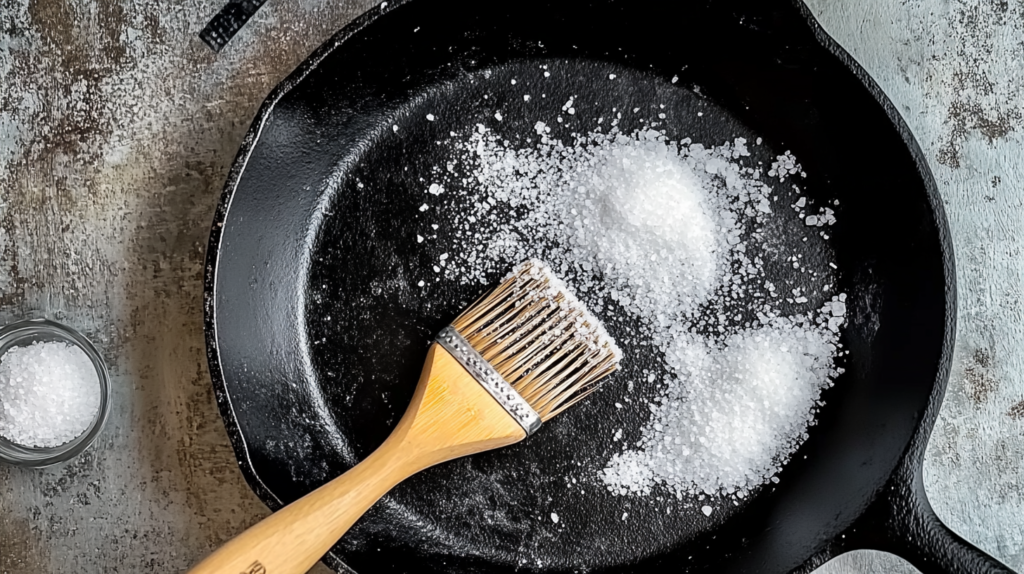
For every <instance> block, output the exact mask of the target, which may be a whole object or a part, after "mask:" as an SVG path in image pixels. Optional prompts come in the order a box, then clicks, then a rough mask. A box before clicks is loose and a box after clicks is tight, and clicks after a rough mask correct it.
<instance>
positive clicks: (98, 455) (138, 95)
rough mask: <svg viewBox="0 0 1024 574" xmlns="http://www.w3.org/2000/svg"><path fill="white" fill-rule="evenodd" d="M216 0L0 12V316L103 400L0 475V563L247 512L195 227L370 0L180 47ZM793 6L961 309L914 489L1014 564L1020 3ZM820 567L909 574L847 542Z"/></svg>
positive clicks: (173, 539) (73, 551) (203, 232)
mask: <svg viewBox="0 0 1024 574" xmlns="http://www.w3.org/2000/svg"><path fill="white" fill-rule="evenodd" d="M221 2H222V0H186V1H184V2H158V1H157V0H123V1H117V0H76V1H74V2H72V1H70V0H30V1H29V0H0V322H7V321H9V320H14V319H18V318H22V317H25V316H32V315H39V314H46V315H49V316H51V317H54V318H57V319H58V320H64V321H66V322H68V323H70V324H72V325H74V326H76V327H78V328H80V329H81V330H83V331H84V332H85V333H86V334H87V335H88V336H90V337H91V338H93V339H94V340H95V341H96V342H97V343H98V345H99V346H100V347H101V348H102V350H103V352H104V355H105V356H106V359H107V361H108V363H109V365H110V367H111V369H112V373H113V383H114V389H115V391H114V397H113V401H114V408H113V412H112V416H111V419H110V424H109V426H108V428H107V430H106V432H105V433H104V435H103V436H102V438H101V441H100V444H98V445H97V448H94V449H92V450H91V451H89V453H87V454H86V455H84V456H82V457H81V458H80V459H78V460H77V461H75V462H73V463H71V464H67V465H65V466H61V467H58V468H54V469H48V470H34V471H29V470H19V469H12V468H6V467H2V468H0V574H22V573H25V574H27V573H37V572H55V573H56V572H69V571H77V572H138V571H142V570H146V569H160V570H162V571H181V570H183V569H185V568H186V567H187V566H188V565H189V564H191V563H192V562H194V561H195V560H196V559H197V558H198V557H200V556H201V555H202V554H204V553H206V552H207V551H209V550H210V549H211V548H213V547H214V546H215V545H217V544H218V543H219V542H221V541H223V540H225V539H226V538H227V537H229V536H230V535H231V534H232V533H235V532H237V531H239V530H240V529H242V528H243V527H245V526H247V525H248V524H250V523H252V522H254V521H256V520H258V519H259V518H260V517H262V516H263V515H264V514H265V513H266V510H265V509H264V508H263V506H262V505H261V504H260V503H259V501H258V500H257V499H256V498H255V497H254V496H253V495H252V494H251V493H250V491H249V490H248V488H247V487H246V486H245V484H244V482H243V480H242V478H241V475H240V473H239V472H238V471H237V469H236V465H235V462H234V459H233V457H232V454H231V450H230V447H229V445H228V442H227V438H226V435H225V433H224V430H223V427H222V425H221V421H220V418H219V416H218V414H217V411H216V408H215V405H214V402H213V397H212V393H211V391H210V384H209V381H208V374H207V371H206V364H205V358H204V351H203V336H202V322H201V315H202V313H201V291H202V283H201V278H202V261H203V251H204V248H205V244H206V239H207V234H208V226H209V223H210V220H211V217H212V213H213V208H214V206H215V204H216V201H217V198H218V195H219V193H220V189H221V186H222V183H223V180H224V177H225V175H226V172H227V168H228V166H229V164H230V162H231V160H232V159H233V156H234V154H235V151H236V150H237V148H238V144H239V142H240V140H241V137H242V135H243V134H244V132H245V130H246V128H247V127H248V124H249V121H250V119H251V118H252V116H253V114H254V113H255V111H256V108H257V107H258V106H259V104H260V102H262V100H263V98H264V96H265V95H266V94H267V92H268V91H269V90H270V89H271V88H272V87H273V86H274V85H276V84H277V83H278V82H279V81H280V80H281V79H282V78H283V77H284V76H285V75H286V74H287V73H288V72H290V71H291V70H292V69H293V68H294V67H295V66H296V65H297V64H298V63H299V62H300V61H302V59H303V58H304V57H305V56H306V55H307V54H308V53H309V52H310V51H311V50H312V49H314V48H315V47H316V46H317V45H319V44H320V43H321V42H322V41H323V40H325V39H326V38H327V37H328V36H329V35H330V34H331V33H332V32H333V31H335V30H336V29H338V28H340V27H341V26H343V25H344V24H346V23H347V22H348V21H350V20H351V19H352V18H353V17H355V16H356V15H357V14H359V13H360V12H361V11H363V10H365V9H367V8H369V7H370V2H369V1H367V0H344V1H337V2H330V1H328V0H295V1H291V2H285V1H273V2H270V3H268V5H267V6H265V7H264V9H263V10H262V11H261V12H260V13H259V15H258V16H257V17H256V18H255V19H254V20H253V21H252V22H251V23H250V24H249V25H248V26H247V28H246V29H245V31H244V32H243V33H242V35H241V36H240V37H239V38H236V39H235V41H233V42H232V43H231V45H230V46H229V47H228V48H227V49H226V50H225V51H224V52H222V53H221V54H220V55H214V54H213V53H211V52H210V51H209V50H208V49H206V47H205V46H204V45H202V44H201V43H200V42H199V40H198V39H197V37H196V34H197V33H198V31H199V30H200V29H201V28H202V25H203V24H204V22H205V20H206V19H207V18H208V17H209V16H210V15H212V14H213V13H214V12H215V11H216V9H218V8H219V7H220V6H219V5H220V4H221ZM809 5H810V6H811V8H812V10H813V11H814V13H815V14H816V15H817V16H818V17H819V18H820V20H821V22H822V23H823V25H824V26H825V27H826V29H827V30H829V32H830V33H832V34H833V35H834V36H835V37H836V39H837V40H839V42H840V43H841V44H843V45H844V46H846V47H847V49H848V50H849V51H850V52H851V53H852V54H853V55H854V57H856V58H857V59H858V60H859V61H860V62H861V63H862V64H863V65H864V66H865V67H866V68H867V69H868V71H869V72H871V73H872V74H873V75H874V77H875V78H876V79H877V80H878V82H879V84H880V85H881V86H882V88H883V89H884V90H885V91H886V92H887V93H888V94H889V95H890V97H891V98H892V99H893V101H894V102H895V103H896V105H897V107H898V108H899V109H900V110H901V111H902V113H903V114H904V116H905V117H906V119H907V121H908V122H909V124H910V126H911V128H912V129H913V131H914V133H915V134H916V136H917V138H918V139H919V141H920V143H921V145H922V147H923V149H924V150H925V152H926V153H927V155H928V157H929V158H930V159H931V162H932V168H933V170H934V172H935V175H936V177H937V179H938V181H939V184H940V187H941V189H942V193H943V196H944V199H945V201H946V207H947V209H948V213H949V217H950V219H951V224H952V228H953V235H954V239H955V241H956V248H957V257H958V263H959V281H960V293H961V301H960V309H961V317H960V325H959V333H958V347H957V356H956V365H955V368H954V373H953V377H952V380H951V384H950V390H949V395H948V397H947V400H946V404H945V406H944V408H943V411H942V413H941V416H940V420H939V424H938V427H937V429H936V433H935V436H934V438H933V440H932V443H931V445H930V447H929V452H928V459H927V463H926V468H925V473H926V483H927V489H928V492H929V494H930V496H931V498H932V501H933V504H934V506H935V507H936V510H937V511H938V513H939V514H940V515H941V517H942V518H943V519H944V520H945V521H947V523H948V524H950V525H951V526H952V527H953V528H954V529H955V530H957V531H958V532H960V533H961V534H963V535H964V536H965V537H967V538H968V539H970V540H972V541H973V542H975V543H977V544H978V545H979V546H981V547H982V548H984V549H985V550H987V551H989V552H991V553H992V554H994V555H996V556H997V557H999V558H1001V559H1002V560H1004V561H1005V562H1007V563H1008V564H1009V565H1011V566H1012V567H1014V568H1016V569H1018V570H1024V494H1022V492H1024V491H1022V484H1024V345H1022V344H1021V343H1022V342H1024V332H1022V331H1024V306H1022V305H1024V303H1022V291H1024V282H1022V279H1024V257H1022V253H1021V250H1022V246H1024V243H1022V241H1024V223H1022V222H1024V181H1022V180H1024V163H1022V158H1024V135H1022V131H1024V130H1022V128H1024V119H1022V116H1021V114H1022V112H1021V110H1022V109H1024V99H1022V98H1024V96H1022V94H1024V65H1022V64H1021V62H1022V61H1024V42H1022V40H1021V39H1022V38H1024V2H1022V1H1021V0H999V1H990V0H970V1H968V0H962V1H957V0H900V1H897V0H857V1H853V0H846V1H838V0H810V1H809ZM865 153H870V151H869V150H866V151H865ZM882 208H884V206H880V209H882ZM318 568H319V570H317V571H318V572H326V569H325V568H323V567H318ZM819 572H825V573H830V574H836V573H844V572H845V573H861V572H863V573H867V572H887V573H888V572H901V573H902V572H914V569H913V568H910V567H909V566H907V565H906V564H905V563H903V562H902V561H900V560H898V559H895V558H893V557H891V556H887V555H883V554H880V553H875V552H856V553H851V554H848V555H845V556H842V557H840V558H838V559H836V560H834V561H833V562H831V563H829V564H827V565H825V566H824V567H822V568H821V569H820V571H819Z"/></svg>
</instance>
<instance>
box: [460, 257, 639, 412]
mask: <svg viewBox="0 0 1024 574" xmlns="http://www.w3.org/2000/svg"><path fill="white" fill-rule="evenodd" d="M452 326H453V327H455V330H457V331H458V332H459V334H460V335H462V336H463V337H464V338H465V339H466V340H467V341H468V342H469V344H470V345H472V346H473V348H474V349H476V351H477V352H478V353H480V355H481V356H483V358H484V359H485V360H486V361H487V362H488V363H490V364H491V366H492V367H494V369H495V370H497V371H498V373H499V374H501V376H502V377H503V378H504V379H505V380H506V381H507V382H508V383H509V384H511V385H512V386H513V387H514V388H515V390H516V391H517V392H518V393H519V394H520V395H522V397H523V398H524V399H526V401H527V402H529V403H530V405H531V406H532V407H533V409H534V410H535V411H537V414H539V415H540V417H541V420H544V421H547V420H548V419H550V418H552V417H554V416H555V415H557V414H558V413H560V412H562V411H564V410H565V409H567V408H569V407H571V406H572V405H574V404H575V403H577V402H579V401H580V400H581V399H583V398H584V397H586V396H587V395H589V394H590V393H592V392H594V391H595V390H597V383H598V381H600V380H601V379H603V378H604V377H606V376H608V375H609V374H611V373H612V372H613V371H615V369H617V368H618V365H619V358H620V357H621V356H622V353H621V352H620V351H619V348H618V347H617V346H616V345H615V341H614V340H613V339H612V338H611V336H609V335H608V333H607V331H605V329H604V327H603V326H602V325H601V323H600V321H598V320H597V318H596V317H594V316H593V315H591V314H590V312H589V311H587V309H586V307H585V306H584V305H583V303H581V302H580V301H579V300H578V299H576V297H575V296H573V295H572V293H570V292H569V291H568V289H567V288H566V286H565V284H564V283H562V281H561V280H559V279H558V278H557V277H555V275H554V273H552V271H551V269H550V268H549V267H548V266H547V265H545V264H544V263H542V262H540V261H537V260H534V259H531V260H529V261H526V262H524V263H522V264H520V265H519V266H517V267H516V268H515V269H514V270H513V271H512V273H511V274H510V275H509V276H508V277H506V278H505V280H504V281H502V282H501V284H500V285H498V286H497V287H496V288H495V289H494V291H491V292H490V293H488V294H487V295H484V296H483V297H482V298H480V300H478V301H477V302H476V303H474V304H473V305H471V306H470V307H469V308H468V309H466V311H464V312H463V313H462V314H461V315H459V317H458V318H457V319H455V321H454V322H452Z"/></svg>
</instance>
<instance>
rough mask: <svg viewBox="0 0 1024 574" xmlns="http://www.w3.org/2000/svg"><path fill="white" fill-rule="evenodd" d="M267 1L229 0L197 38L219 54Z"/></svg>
mask: <svg viewBox="0 0 1024 574" xmlns="http://www.w3.org/2000/svg"><path fill="white" fill-rule="evenodd" d="M266 1H267V0H231V2H229V3H228V4H227V5H226V6H224V7H223V8H221V11H220V12H218V13H217V15H216V16H214V17H213V19H212V20H210V23H209V24H207V25H206V27H205V28H203V31H202V32H200V33H199V37H200V38H202V40H203V42H206V45H207V46H209V47H210V48H211V49H212V50H213V51H214V52H220V50H221V48H223V47H224V46H225V45H227V43H228V42H229V41H230V40H231V38H233V37H234V36H235V34H237V33H238V31H239V30H241V29H242V26H245V23H246V22H248V21H249V18H252V15H253V14H255V13H256V11H257V10H259V9H260V6H263V3H264V2H266Z"/></svg>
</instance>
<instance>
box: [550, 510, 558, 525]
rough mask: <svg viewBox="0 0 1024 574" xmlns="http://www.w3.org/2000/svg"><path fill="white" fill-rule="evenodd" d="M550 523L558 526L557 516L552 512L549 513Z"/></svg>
mask: <svg viewBox="0 0 1024 574" xmlns="http://www.w3.org/2000/svg"><path fill="white" fill-rule="evenodd" d="M551 522H554V523H555V524H558V515H557V514H555V513H554V512H552V513H551Z"/></svg>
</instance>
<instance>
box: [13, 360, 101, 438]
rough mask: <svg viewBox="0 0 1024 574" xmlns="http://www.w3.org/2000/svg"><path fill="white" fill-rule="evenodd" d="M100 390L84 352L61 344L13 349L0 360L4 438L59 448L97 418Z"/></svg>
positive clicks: (92, 368)
mask: <svg viewBox="0 0 1024 574" xmlns="http://www.w3.org/2000/svg"><path fill="white" fill-rule="evenodd" d="M99 405H100V384H99V377H98V376H97V374H96V369H95V368H94V367H93V364H92V361H90V360H89V357H88V355H86V354H85V351H83V350H82V349H80V348H78V347H76V346H74V345H68V344H67V343H63V342H36V343H32V344H31V345H26V346H24V347H12V348H11V349H9V350H8V351H7V352H6V353H4V355H3V357H0V436H3V437H4V438H6V439H7V440H9V441H11V442H14V443H17V444H20V445H24V446H29V447H55V446H60V445H62V444H64V443H67V442H68V441H70V440H72V439H74V438H76V437H78V436H79V435H81V434H82V433H83V432H84V431H85V429H86V428H88V427H89V424H90V423H91V422H92V420H93V419H94V418H95V417H96V412H97V411H98V410H99Z"/></svg>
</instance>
